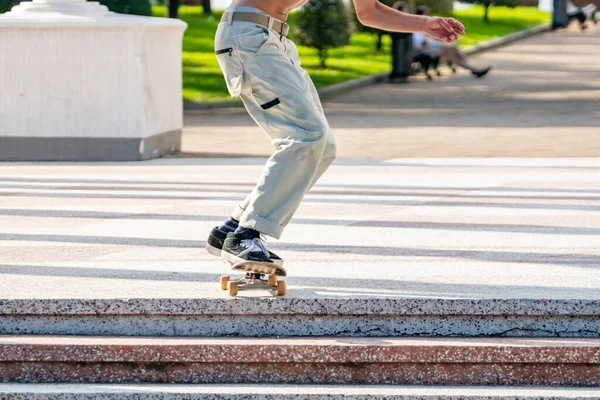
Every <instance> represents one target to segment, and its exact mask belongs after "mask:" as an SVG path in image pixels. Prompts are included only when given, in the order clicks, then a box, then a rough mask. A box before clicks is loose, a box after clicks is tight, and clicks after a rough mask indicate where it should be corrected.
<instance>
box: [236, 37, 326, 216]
mask: <svg viewBox="0 0 600 400" xmlns="http://www.w3.org/2000/svg"><path fill="white" fill-rule="evenodd" d="M285 45H286V55H287V56H288V58H290V59H291V60H292V62H293V63H294V65H295V66H296V67H297V68H298V69H299V72H300V74H301V75H302V77H303V79H304V81H305V83H306V85H308V88H309V95H310V97H311V98H312V100H313V102H314V103H315V105H316V106H317V108H318V110H319V112H320V114H321V115H322V116H323V118H325V123H327V119H326V117H325V112H324V111H323V106H322V104H321V99H320V98H319V93H318V92H317V89H316V87H315V85H314V83H313V81H312V79H311V78H310V75H309V74H308V72H306V71H305V70H304V69H302V68H301V67H300V65H301V64H300V57H299V56H298V50H297V49H296V46H295V44H294V43H293V42H292V41H289V40H287V41H285ZM335 158H336V143H335V138H334V136H333V133H332V131H331V128H330V127H329V124H328V123H327V144H326V145H325V150H324V151H323V156H322V157H321V160H320V161H319V165H318V167H317V171H316V173H315V176H314V177H313V180H312V181H311V183H310V185H309V190H310V189H311V188H312V187H313V186H314V184H315V183H316V182H317V181H318V180H319V178H320V177H321V176H322V175H323V174H324V173H325V171H327V169H328V168H329V166H330V165H331V163H333V161H334V160H335ZM251 198H252V193H250V194H249V195H248V196H247V197H246V198H245V199H244V200H243V201H242V202H241V203H240V204H239V205H238V207H237V208H236V211H235V212H234V215H236V216H237V215H239V214H241V212H243V211H244V210H246V209H247V208H248V204H249V203H250V200H251Z"/></svg>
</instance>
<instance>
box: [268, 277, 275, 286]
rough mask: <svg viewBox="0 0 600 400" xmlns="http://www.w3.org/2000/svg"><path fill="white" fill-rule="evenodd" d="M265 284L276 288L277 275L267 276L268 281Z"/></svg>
mask: <svg viewBox="0 0 600 400" xmlns="http://www.w3.org/2000/svg"><path fill="white" fill-rule="evenodd" d="M267 283H268V284H269V285H271V286H276V285H277V275H269V280H268V281H267Z"/></svg>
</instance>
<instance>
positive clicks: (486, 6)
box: [483, 3, 490, 22]
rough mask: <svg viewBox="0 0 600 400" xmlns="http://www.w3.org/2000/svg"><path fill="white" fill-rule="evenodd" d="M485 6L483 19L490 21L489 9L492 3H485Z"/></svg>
mask: <svg viewBox="0 0 600 400" xmlns="http://www.w3.org/2000/svg"><path fill="white" fill-rule="evenodd" d="M484 7H485V8H484V9H483V20H484V21H485V22H488V21H489V18H488V11H489V10H490V4H489V3H485V5H484Z"/></svg>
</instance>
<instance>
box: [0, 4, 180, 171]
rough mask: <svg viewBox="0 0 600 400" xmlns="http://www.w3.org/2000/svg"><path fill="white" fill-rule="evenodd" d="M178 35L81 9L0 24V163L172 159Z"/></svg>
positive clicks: (56, 8)
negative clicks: (55, 160) (59, 160)
mask: <svg viewBox="0 0 600 400" xmlns="http://www.w3.org/2000/svg"><path fill="white" fill-rule="evenodd" d="M185 27H186V24H185V23H183V22H182V21H180V20H170V19H164V18H149V17H138V16H128V15H121V14H115V13H111V12H109V11H108V9H107V8H106V7H104V6H101V5H99V4H98V3H96V2H87V1H85V0H35V1H33V2H25V3H21V5H20V6H18V7H15V8H14V9H13V10H12V11H11V12H10V13H7V14H6V15H2V16H0V92H1V96H0V159H3V160H40V159H45V160H54V159H63V160H137V159H147V158H151V157H156V156H158V155H161V154H164V153H167V152H169V151H172V150H175V149H178V148H179V143H180V135H181V128H182V126H183V116H182V106H183V104H182V94H181V92H182V78H181V50H182V37H183V32H184V30H185Z"/></svg>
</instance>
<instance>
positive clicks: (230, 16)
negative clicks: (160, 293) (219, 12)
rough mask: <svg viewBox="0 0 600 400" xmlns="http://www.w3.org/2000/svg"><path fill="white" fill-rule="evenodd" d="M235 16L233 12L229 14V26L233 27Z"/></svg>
mask: <svg viewBox="0 0 600 400" xmlns="http://www.w3.org/2000/svg"><path fill="white" fill-rule="evenodd" d="M233 14H234V12H233V11H232V12H230V13H227V23H228V24H229V25H233Z"/></svg>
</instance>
